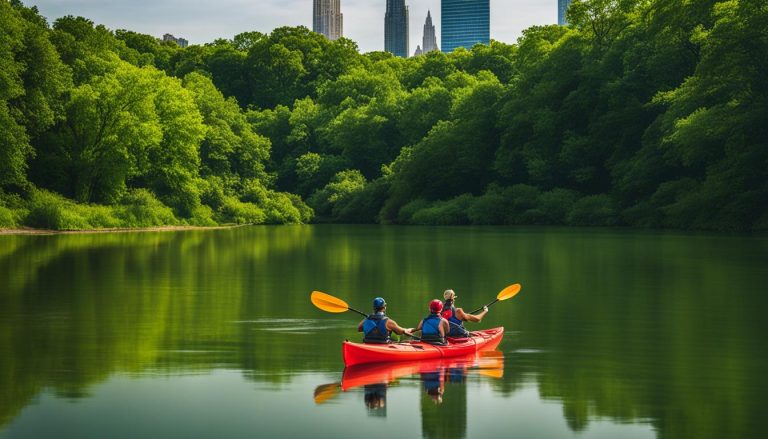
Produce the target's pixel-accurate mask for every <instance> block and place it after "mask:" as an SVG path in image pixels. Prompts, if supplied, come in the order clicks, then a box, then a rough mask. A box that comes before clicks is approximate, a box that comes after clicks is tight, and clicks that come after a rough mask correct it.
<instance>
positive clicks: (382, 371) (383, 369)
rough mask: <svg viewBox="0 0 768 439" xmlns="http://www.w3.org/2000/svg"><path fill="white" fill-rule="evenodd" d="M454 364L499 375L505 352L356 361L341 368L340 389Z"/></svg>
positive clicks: (502, 369)
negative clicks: (342, 370) (400, 359)
mask: <svg viewBox="0 0 768 439" xmlns="http://www.w3.org/2000/svg"><path fill="white" fill-rule="evenodd" d="M456 368H460V369H464V370H465V371H469V370H470V369H472V370H475V372H476V373H478V374H480V375H483V376H487V377H492V378H501V376H502V375H503V374H504V354H503V353H501V352H499V351H485V350H483V351H480V352H475V353H473V354H470V355H463V356H459V357H451V358H432V359H429V360H422V361H397V362H390V363H366V364H358V365H355V366H349V367H345V368H344V375H343V376H342V379H341V389H342V390H344V391H345V392H346V391H348V390H350V389H352V388H355V387H362V386H366V385H368V384H389V383H391V382H393V381H395V380H397V379H399V378H402V377H405V376H410V375H416V374H420V373H429V372H435V371H440V370H446V369H456Z"/></svg>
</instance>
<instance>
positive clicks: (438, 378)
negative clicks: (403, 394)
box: [421, 370, 445, 404]
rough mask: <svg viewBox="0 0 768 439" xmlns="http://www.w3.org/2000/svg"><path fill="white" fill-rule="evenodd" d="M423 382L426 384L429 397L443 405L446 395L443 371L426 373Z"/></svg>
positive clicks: (425, 388)
mask: <svg viewBox="0 0 768 439" xmlns="http://www.w3.org/2000/svg"><path fill="white" fill-rule="evenodd" d="M421 381H422V382H423V383H424V390H425V391H426V392H427V395H429V397H430V398H432V402H434V403H435V404H442V403H443V393H445V382H444V381H443V374H442V371H440V370H436V371H434V372H424V373H422V374H421Z"/></svg>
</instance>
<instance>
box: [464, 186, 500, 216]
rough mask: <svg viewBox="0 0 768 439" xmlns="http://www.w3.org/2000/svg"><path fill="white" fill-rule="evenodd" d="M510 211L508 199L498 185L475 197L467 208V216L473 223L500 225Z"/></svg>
mask: <svg viewBox="0 0 768 439" xmlns="http://www.w3.org/2000/svg"><path fill="white" fill-rule="evenodd" d="M508 211H509V203H508V200H507V199H506V198H505V197H504V195H503V194H502V193H501V191H500V190H499V189H498V188H497V187H492V188H489V190H488V191H487V192H486V193H485V194H484V195H482V196H480V197H477V198H475V200H474V202H473V203H472V205H471V206H469V209H468V210H467V217H468V218H469V222H470V223H472V224H476V225H499V224H504V222H505V220H506V216H507V212H508Z"/></svg>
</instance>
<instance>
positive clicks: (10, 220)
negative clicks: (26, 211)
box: [0, 206, 18, 229]
mask: <svg viewBox="0 0 768 439" xmlns="http://www.w3.org/2000/svg"><path fill="white" fill-rule="evenodd" d="M17 226H18V224H17V223H16V215H14V213H13V211H12V210H11V209H9V208H7V207H3V206H0V229H12V228H14V227H17Z"/></svg>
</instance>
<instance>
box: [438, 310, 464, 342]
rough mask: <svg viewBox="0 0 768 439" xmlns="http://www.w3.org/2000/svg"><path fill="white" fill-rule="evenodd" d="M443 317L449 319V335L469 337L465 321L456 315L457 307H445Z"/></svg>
mask: <svg viewBox="0 0 768 439" xmlns="http://www.w3.org/2000/svg"><path fill="white" fill-rule="evenodd" d="M443 318H444V319H446V320H448V326H449V327H450V330H449V331H448V334H446V335H447V336H448V337H452V338H467V337H469V331H467V328H465V327H464V322H463V321H461V320H459V318H458V317H456V307H455V306H453V305H451V306H450V308H445V309H444V311H443Z"/></svg>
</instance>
